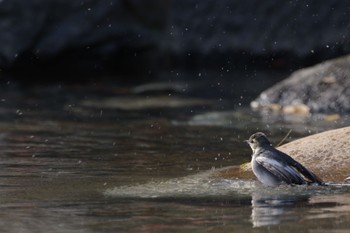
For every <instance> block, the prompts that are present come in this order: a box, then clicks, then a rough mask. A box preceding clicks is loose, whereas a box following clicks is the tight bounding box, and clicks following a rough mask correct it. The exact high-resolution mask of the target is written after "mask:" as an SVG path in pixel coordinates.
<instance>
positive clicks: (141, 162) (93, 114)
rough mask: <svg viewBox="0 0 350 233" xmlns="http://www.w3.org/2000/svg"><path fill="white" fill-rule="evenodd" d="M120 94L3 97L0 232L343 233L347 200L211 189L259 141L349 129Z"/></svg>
mask: <svg viewBox="0 0 350 233" xmlns="http://www.w3.org/2000/svg"><path fill="white" fill-rule="evenodd" d="M130 93H132V90H130V89H127V88H124V87H120V86H118V85H116V84H109V85H97V84H95V85H86V86H74V85H70V86H60V85H56V86H50V87H47V86H42V87H31V88H28V87H26V88H24V87H20V86H17V85H15V84H11V83H10V84H3V87H2V92H1V96H0V100H1V102H0V113H1V114H0V129H1V131H0V157H1V159H0V166H1V169H0V210H1V211H0V231H2V232H273V231H279V232H291V231H293V232H294V231H295V232H348V230H349V229H350V221H349V220H350V206H349V205H350V192H349V191H350V190H349V189H348V188H346V187H343V188H329V187H328V188H326V187H283V186H282V187H278V188H273V189H266V188H265V187H263V186H261V185H260V184H259V183H257V182H255V181H250V180H245V181H244V180H235V179H233V180H228V179H220V178H213V177H212V176H211V174H213V173H215V170H216V169H218V168H221V167H225V166H232V165H240V164H242V163H244V162H247V161H249V160H250V153H251V152H250V149H249V148H248V147H247V146H246V145H245V144H244V143H242V141H243V140H244V139H246V138H247V137H248V136H249V135H250V134H251V133H253V132H255V131H257V130H259V131H260V130H261V131H265V132H267V133H269V134H271V135H272V136H271V139H272V141H274V142H276V143H277V142H278V141H279V140H281V138H283V136H284V135H285V134H286V133H287V132H288V131H289V129H293V133H292V136H291V137H292V138H290V139H289V140H291V139H295V138H298V137H300V136H303V135H308V134H310V133H315V132H319V131H323V130H326V129H330V128H335V127H340V126H343V125H346V124H347V122H346V119H340V120H338V121H337V122H326V121H324V120H322V119H321V118H317V117H316V118H312V119H300V118H298V119H296V120H294V121H286V120H285V119H279V118H278V117H276V118H274V117H273V118H267V119H266V118H262V117H260V116H259V115H258V114H256V113H253V112H251V111H250V110H249V109H248V108H247V107H244V104H242V106H239V105H240V104H237V103H234V104H232V103H230V101H228V100H229V98H228V100H227V99H226V100H222V99H217V98H213V97H210V96H209V97H208V95H203V97H202V98H201V97H200V95H198V94H196V96H195V97H193V96H191V95H189V94H186V95H184V94H166V95H165V96H164V95H161V96H159V95H136V94H130Z"/></svg>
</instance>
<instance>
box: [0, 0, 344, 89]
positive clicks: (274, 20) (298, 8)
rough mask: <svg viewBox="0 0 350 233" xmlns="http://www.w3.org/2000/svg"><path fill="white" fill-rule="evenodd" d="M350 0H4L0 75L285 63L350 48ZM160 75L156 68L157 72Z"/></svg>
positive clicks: (146, 73) (295, 64)
mask: <svg viewBox="0 0 350 233" xmlns="http://www.w3.org/2000/svg"><path fill="white" fill-rule="evenodd" d="M349 19H350V2H349V1H338V0H330V1H317V0H314V1H294V0H293V1H282V2H281V1H273V0H266V1H260V0H248V1H247V0H236V1H232V0H221V1H212V0H176V1H170V0H147V1H141V0H139V1H137V0H85V1H68V0H66V1H62V0H31V1H23V0H2V1H0V68H1V72H0V76H2V77H10V78H12V79H17V80H21V81H29V80H30V81H33V82H34V81H46V82H50V81H52V80H60V81H72V80H80V81H81V80H85V79H100V78H102V77H103V78H105V79H112V80H119V81H120V80H121V81H128V82H130V81H131V82H135V83H138V82H140V81H145V80H147V81H150V80H152V79H154V78H155V77H156V76H157V74H158V73H161V72H170V71H172V72H173V71H174V70H185V71H191V72H192V71H195V72H203V71H204V70H205V71H212V72H222V71H226V72H227V73H229V72H232V71H237V70H238V71H239V70H253V69H266V70H281V69H282V70H288V71H292V70H295V69H298V68H301V67H306V66H309V65H312V64H315V63H318V62H321V61H324V60H326V59H329V58H334V57H338V56H341V55H344V54H347V53H349V52H350V45H349V42H350V26H349V25H350V24H349V23H350V22H349ZM158 79H159V77H158Z"/></svg>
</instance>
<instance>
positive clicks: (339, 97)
mask: <svg viewBox="0 0 350 233" xmlns="http://www.w3.org/2000/svg"><path fill="white" fill-rule="evenodd" d="M349 96H350V55H348V56H344V57H340V58H337V59H334V60H329V61H326V62H323V63H321V64H318V65H315V66H313V67H309V68H305V69H301V70H298V71H296V72H294V73H293V74H292V75H291V76H290V77H288V78H287V79H285V80H283V81H281V82H280V83H277V84H276V85H274V86H272V87H271V88H269V89H267V90H266V91H264V92H262V93H261V94H260V96H259V97H258V98H257V99H256V100H254V101H253V102H252V103H251V107H252V108H253V109H258V110H266V109H269V110H271V109H272V110H274V109H275V111H279V112H281V113H284V114H293V113H302V114H308V113H309V112H311V113H325V114H333V113H340V114H344V113H349V112H350V98H349ZM274 106H280V107H279V108H276V107H274Z"/></svg>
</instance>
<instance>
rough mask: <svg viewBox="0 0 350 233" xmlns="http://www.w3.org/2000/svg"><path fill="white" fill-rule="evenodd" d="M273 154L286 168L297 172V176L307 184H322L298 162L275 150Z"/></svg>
mask: <svg viewBox="0 0 350 233" xmlns="http://www.w3.org/2000/svg"><path fill="white" fill-rule="evenodd" d="M275 152H277V153H276V154H277V156H278V157H279V158H280V159H282V160H283V161H285V163H286V166H290V167H292V168H293V170H294V171H297V172H298V174H299V175H302V176H303V177H304V178H305V179H306V180H307V182H308V183H318V184H323V181H322V180H321V179H320V178H319V177H317V176H316V175H315V174H314V173H312V172H311V171H310V170H309V169H307V168H306V167H304V166H303V165H301V164H300V163H299V162H297V161H296V160H294V159H293V158H292V157H290V156H289V155H287V154H285V153H283V152H282V151H279V150H277V149H275ZM304 178H303V180H305V179H304Z"/></svg>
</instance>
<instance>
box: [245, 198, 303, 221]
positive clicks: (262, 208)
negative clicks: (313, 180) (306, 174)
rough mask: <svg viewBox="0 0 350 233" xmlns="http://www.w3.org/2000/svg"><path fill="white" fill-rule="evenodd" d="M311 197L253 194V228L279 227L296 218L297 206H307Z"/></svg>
mask: <svg viewBox="0 0 350 233" xmlns="http://www.w3.org/2000/svg"><path fill="white" fill-rule="evenodd" d="M308 200H309V196H306V195H304V196H292V195H278V194H266V193H259V192H257V193H253V194H252V214H251V222H252V223H253V227H261V226H270V225H277V224H279V223H281V222H282V221H288V220H294V219H295V218H296V216H297V215H296V214H295V215H294V214H293V213H294V212H296V211H297V210H296V208H295V206H296V205H298V206H300V205H306V204H307V203H308Z"/></svg>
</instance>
